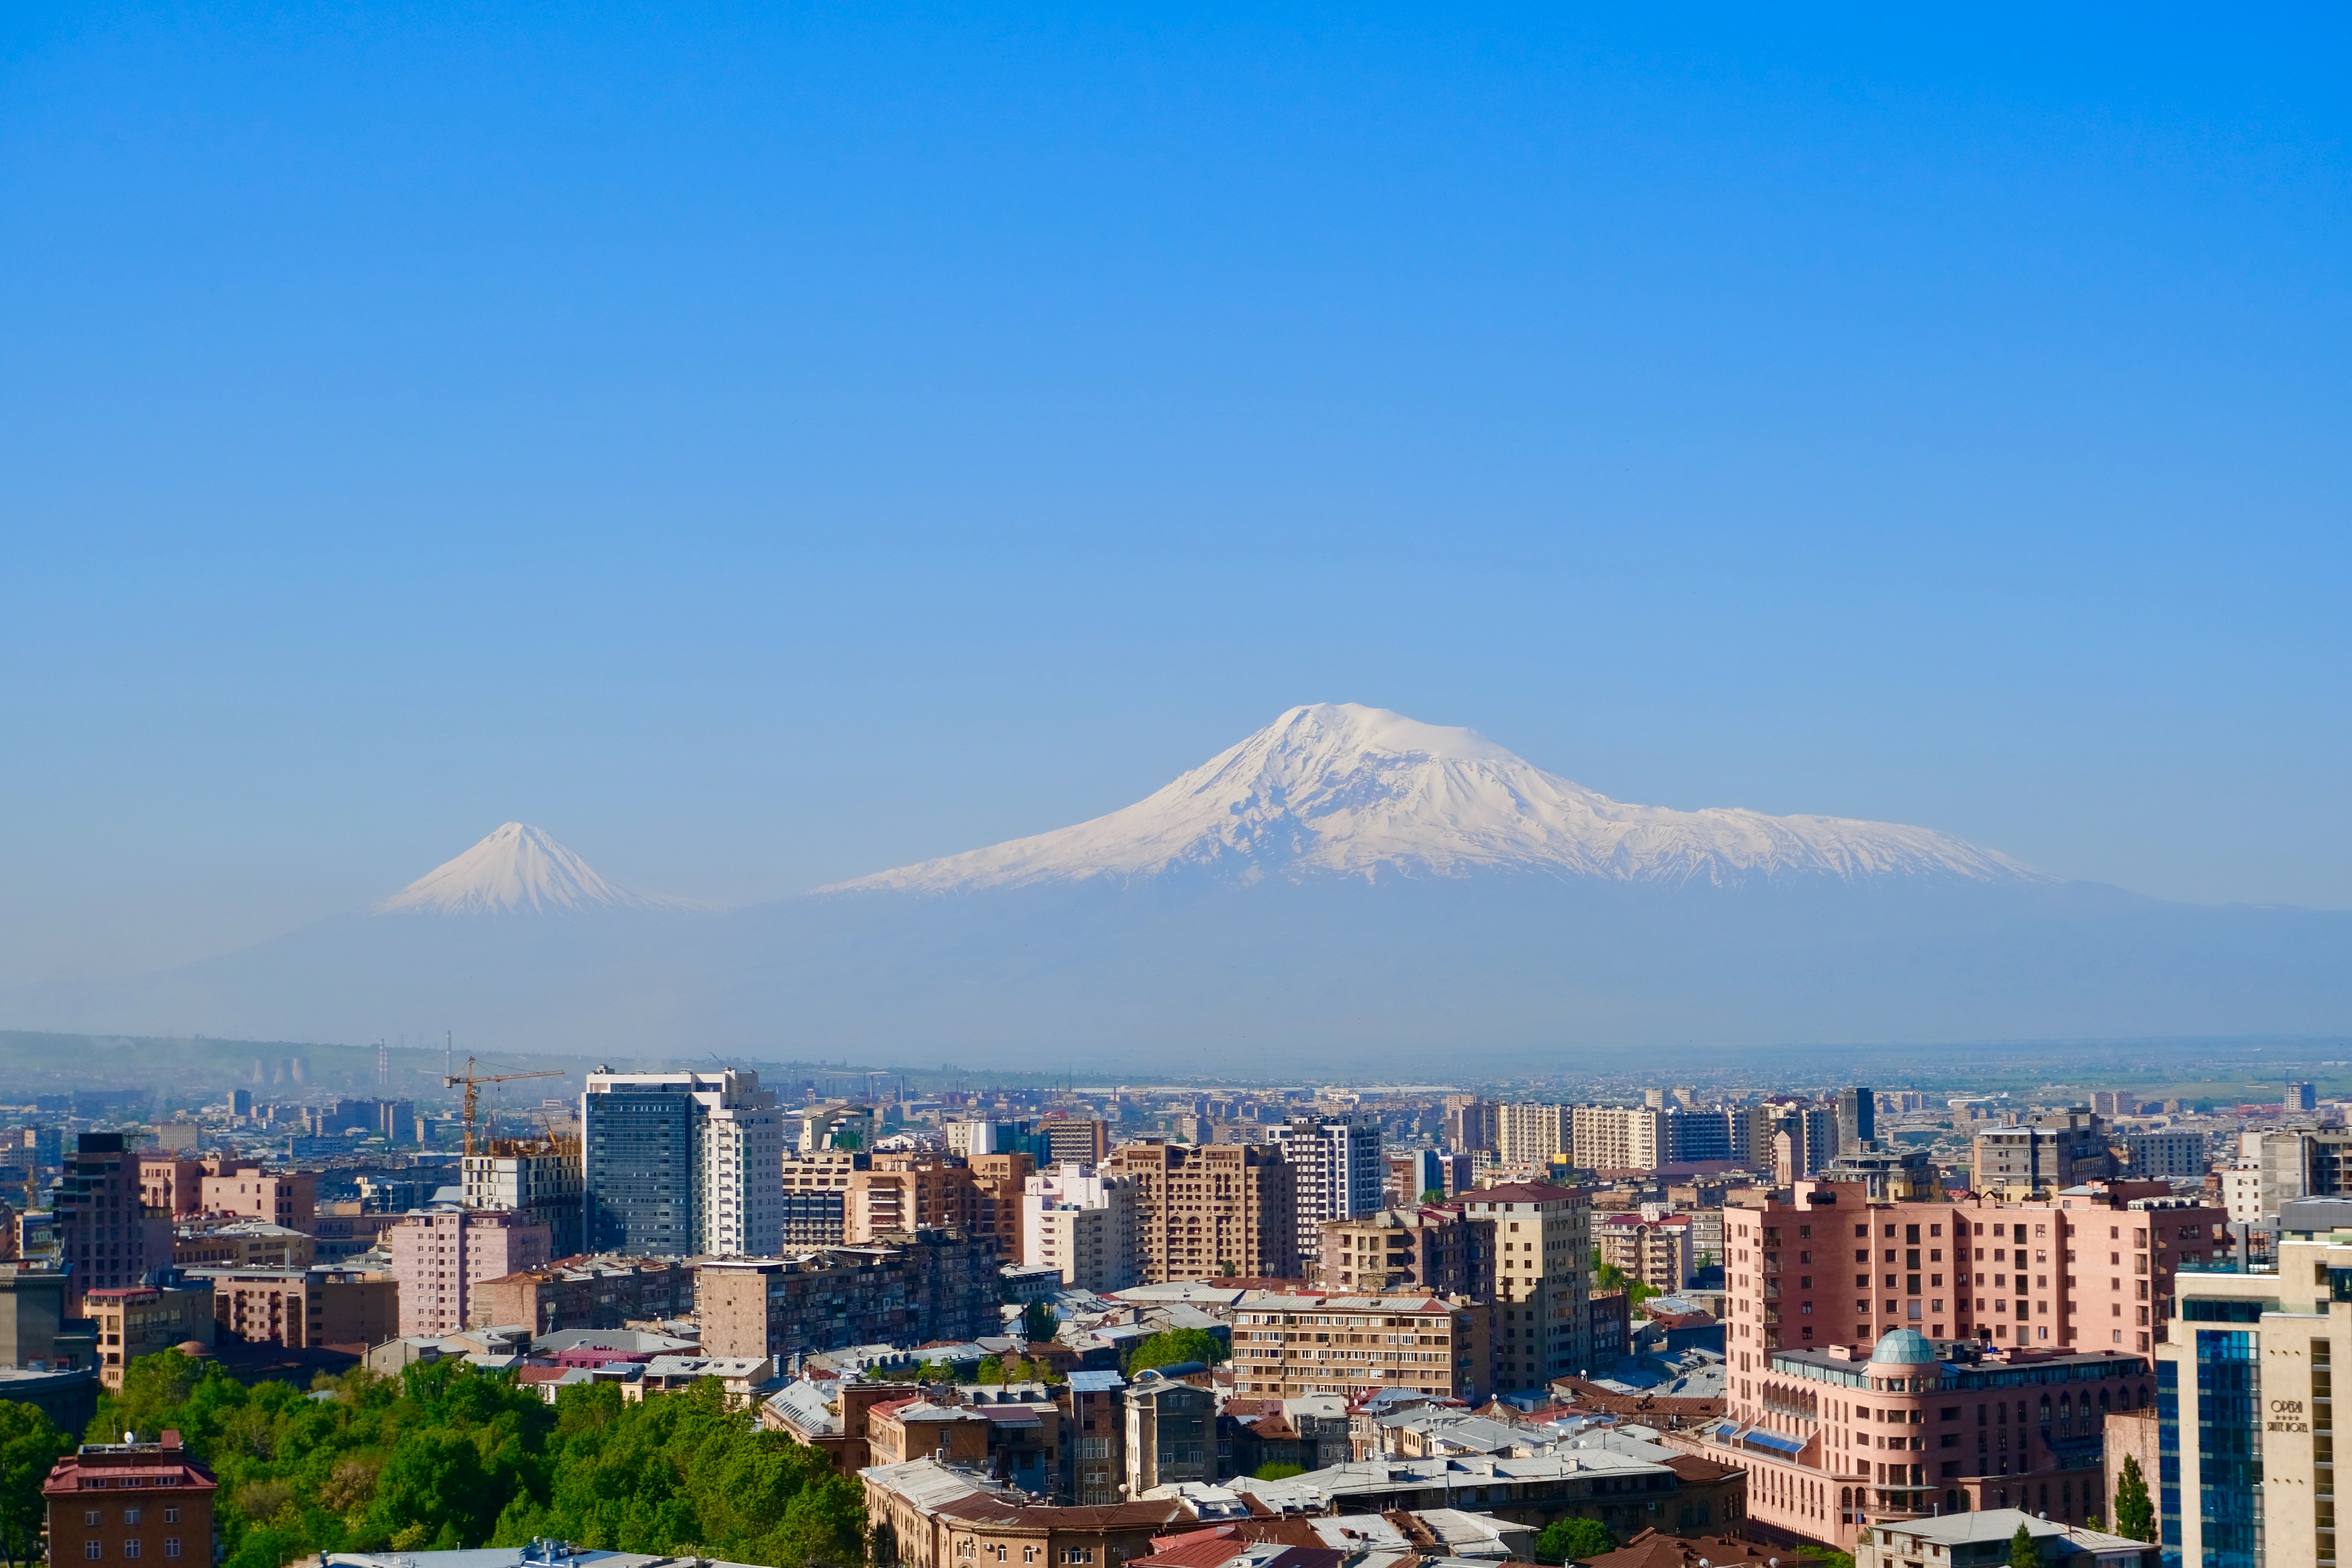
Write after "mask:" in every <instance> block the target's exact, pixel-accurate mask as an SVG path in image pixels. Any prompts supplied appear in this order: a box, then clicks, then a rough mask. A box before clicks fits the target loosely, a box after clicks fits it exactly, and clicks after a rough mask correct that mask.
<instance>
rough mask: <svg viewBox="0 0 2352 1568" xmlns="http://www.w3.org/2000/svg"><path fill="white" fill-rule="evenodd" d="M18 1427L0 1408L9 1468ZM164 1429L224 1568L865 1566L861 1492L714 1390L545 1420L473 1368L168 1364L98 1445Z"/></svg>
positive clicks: (593, 1400) (108, 1408) (596, 1393)
mask: <svg viewBox="0 0 2352 1568" xmlns="http://www.w3.org/2000/svg"><path fill="white" fill-rule="evenodd" d="M321 1395H322V1396H323V1397H320V1396H321ZM11 1408H21V1407H10V1406H6V1405H0V1463H5V1457H6V1454H7V1447H8V1445H7V1441H6V1436H5V1433H6V1431H7V1430H8V1427H7V1426H6V1425H5V1424H6V1423H7V1422H8V1421H10V1420H11V1419H13V1418H12V1417H10V1416H8V1415H7V1414H6V1412H7V1411H8V1410H9V1409H11ZM164 1426H170V1427H175V1428H177V1429H178V1430H179V1431H180V1432H181V1434H182V1435H183V1436H184V1439H185V1440H186V1442H187V1443H188V1446H189V1447H190V1448H191V1449H193V1450H194V1453H195V1456H196V1457H197V1458H200V1459H203V1460H204V1461H205V1463H206V1464H207V1465H209V1466H210V1467H211V1468H212V1470H213V1473H214V1474H215V1476H216V1477H217V1478H218V1479H219V1480H220V1492H219V1494H218V1496H219V1506H218V1508H217V1509H216V1510H215V1519H216V1521H217V1526H218V1529H219V1531H220V1534H221V1542H222V1547H223V1550H224V1554H225V1555H224V1561H225V1563H226V1565H227V1568H285V1564H286V1563H289V1562H291V1561H292V1560H294V1559H295V1558H298V1557H302V1556H307V1555H309V1554H311V1553H313V1552H341V1551H362V1552H364V1551H383V1550H386V1549H391V1550H395V1551H425V1550H448V1549H454V1548H459V1547H468V1548H470V1547H478V1546H483V1545H502V1546H511V1545H520V1544H521V1543H523V1542H527V1541H529V1540H530V1538H531V1537H532V1536H534V1535H555V1536H562V1537H564V1538H566V1539H569V1540H572V1541H574V1542H578V1543H580V1544H582V1545H583V1546H593V1547H598V1548H603V1549H606V1550H619V1551H627V1552H657V1553H661V1554H664V1555H677V1554H682V1553H684V1552H688V1551H691V1552H696V1553H698V1554H699V1555H702V1556H706V1557H716V1558H723V1559H727V1560H730V1561H733V1562H738V1563H761V1564H767V1565H770V1568H833V1565H835V1564H839V1565H842V1568H847V1565H849V1564H853V1563H860V1562H862V1561H863V1560H864V1557H865V1554H866V1519H865V1510H864V1506H863V1502H862V1500H861V1498H860V1495H859V1490H858V1488H857V1487H856V1484H855V1483H853V1482H848V1481H845V1480H843V1479H841V1478H840V1477H839V1476H837V1475H835V1473H834V1471H833V1468H832V1466H831V1464H830V1463H829V1462H828V1461H827V1460H826V1458H825V1457H824V1454H823V1453H821V1452H820V1451H818V1450H817V1449H814V1448H810V1447H803V1445H801V1444H799V1443H797V1442H795V1441H794V1440H793V1438H791V1437H790V1436H787V1435H785V1434H783V1433H781V1432H761V1431H759V1430H757V1429H755V1428H754V1426H752V1424H751V1423H750V1422H749V1421H747V1420H746V1419H745V1416H744V1414H743V1412H742V1411H740V1410H737V1409H730V1407H729V1406H728V1404H727V1398H726V1394H725V1391H724V1390H723V1389H721V1388H720V1386H719V1384H718V1383H717V1382H716V1381H715V1380H712V1379H707V1378H706V1379H704V1380H703V1381H702V1382H701V1383H698V1384H696V1385H694V1387H692V1388H691V1389H688V1390H683V1391H680V1392H677V1393H674V1394H659V1395H656V1396H654V1397H651V1398H648V1399H646V1400H644V1401H642V1402H640V1403H635V1404H626V1403H624V1402H623V1400H622V1399H621V1396H620V1390H619V1387H618V1386H617V1385H616V1384H587V1385H583V1386H581V1387H577V1388H567V1389H565V1390H564V1391H563V1393H562V1397H561V1398H560V1399H559V1400H558V1402H557V1404H556V1405H555V1406H554V1407H553V1408H550V1407H549V1406H548V1405H547V1404H546V1403H545V1401H543V1400H542V1399H541V1398H540V1397H538V1395H537V1394H535V1393H533V1392H531V1391H530V1390H526V1389H521V1388H518V1387H517V1386H516V1385H515V1384H514V1383H513V1381H512V1379H511V1378H510V1377H509V1375H508V1374H506V1373H493V1372H487V1371H482V1370H479V1369H476V1368H473V1367H470V1366H468V1365H467V1364H466V1363H462V1362H456V1361H442V1362H436V1363H432V1364H430V1365H421V1364H420V1365H415V1366H411V1367H409V1368H407V1369H405V1370H404V1372H403V1373H401V1375H400V1376H399V1377H397V1378H391V1377H382V1376H378V1375H376V1374H373V1373H368V1372H365V1371H354V1372H352V1373H347V1374H345V1375H344V1376H342V1377H340V1378H329V1379H324V1380H321V1381H320V1384H319V1385H318V1387H316V1388H315V1389H313V1390H312V1391H310V1394H305V1393H304V1392H303V1391H300V1390H298V1389H296V1388H295V1387H294V1386H293V1385H292V1384H285V1383H277V1382H265V1383H259V1384H254V1385H253V1386H252V1387H250V1388H247V1387H245V1386H243V1385H241V1384H237V1383H236V1381H235V1380H234V1379H232V1378H230V1377H228V1376H227V1375H226V1373H222V1372H221V1371H220V1370H219V1369H218V1368H217V1367H216V1366H214V1365H211V1364H210V1363H192V1362H189V1361H188V1360H187V1358H185V1357H183V1356H180V1355H179V1354H178V1352H165V1353H164V1354H163V1355H159V1356H148V1357H142V1358H141V1359H140V1360H138V1361H136V1362H133V1363H131V1366H129V1367H128V1368H126V1369H125V1376H124V1385H123V1389H122V1392H121V1394H116V1395H110V1396H108V1397H107V1398H105V1399H104V1400H102V1401H101V1402H100V1410H99V1415H98V1419H97V1421H96V1422H95V1423H93V1430H94V1431H96V1432H98V1433H100V1434H101V1435H119V1434H120V1433H121V1432H122V1431H124V1430H135V1431H138V1432H141V1433H142V1435H145V1434H146V1433H148V1432H150V1431H152V1430H154V1429H158V1428H161V1427H164ZM0 1524H5V1520H0Z"/></svg>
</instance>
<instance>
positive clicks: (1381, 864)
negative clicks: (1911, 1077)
mask: <svg viewBox="0 0 2352 1568" xmlns="http://www.w3.org/2000/svg"><path fill="white" fill-rule="evenodd" d="M1180 869H1192V870H1198V871H1203V872H1206V873H1209V874H1210V875H1212V876H1214V877H1219V878H1223V879H1231V880H1235V881H1244V882H1246V881H1254V880H1256V879H1260V878H1262V877H1267V876H1279V877H1284V878H1287V879H1291V880H1294V881H1297V880H1303V879H1309V878H1319V877H1330V876H1339V877H1360V878H1364V879H1376V878H1379V877H1381V876H1382V875H1384V874H1390V875H1402V876H1408V877H1449V878H1450V877H1463V876H1467V875H1470V874H1472V873H1474V872H1477V871H1481V870H1511V871H1531V872H1539V873H1545V874H1549V875H1553V876H1565V877H1589V878H1599V879H1606V880H1612V881H1620V882H1647V883H1663V884H1666V885H1670V886H1671V885H1675V884H1681V883H1687V882H1694V881H1696V882H1708V883H1715V884H1718V885H1729V884H1735V883H1739V882H1744V881H1748V880H1750V879H1757V878H1764V879H1780V878H1784V877H1791V876H1802V877H1813V876H1827V877H1833V878H1837V879H1842V880H1847V881H1857V880H1863V879H1879V878H1922V877H1925V878H1959V879H1966V880H1969V881H1973V882H1995V881H2000V882H2008V881H2020V880H2032V881H2040V880H2046V879H2045V878H2044V877H2043V876H2042V873H2040V872H2037V871H2034V870H2032V868H2028V867H2026V866H2022V865H2021V864H2019V863H2018V862H2017V861H2015V860H2012V859H2011V858H2009V857H2008V856H2006V855H2002V854H2000V853H1998V852H1997V851H1994V850H1990V849H1984V848H1979V847H1977V846H1976V845H1973V844H1969V843H1965V842H1963V841H1962V840H1960V839H1958V838H1954V837H1949V836H1948V835H1946V834H1941V833H1937V832H1934V831H1932V830H1930V829H1927V828H1925V827H1906V826H1899V825H1896V824H1893V823H1885V822H1859V821H1854V820H1852V819H1849V818H1845V817H1836V816H1765V815H1764V814H1762V813H1760V812H1754V811H1744V810H1738V809H1736V808H1722V807H1712V808H1708V809H1706V810H1700V811H1675V810H1672V809H1669V808H1667V807H1664V806H1655V805H1626V804H1624V803H1623V802H1621V801H1615V800H1612V799H1610V798H1609V797H1608V796H1607V795H1600V794H1597V793H1595V792H1594V791H1592V790H1589V789H1587V788H1585V787H1584V786H1583V785H1581V784H1574V783H1571V782H1570V781H1569V780H1567V779H1564V778H1561V777H1559V775H1557V774H1555V773H1546V772H1544V771H1543V770H1542V769H1541V768H1538V767H1537V766H1535V765H1534V764H1533V763H1529V762H1528V761H1527V760H1526V759H1524V758H1522V757H1519V756H1517V755H1515V754H1513V753H1512V752H1507V751H1505V750H1504V749H1503V748H1502V747H1500V746H1498V745H1496V744H1495V743H1494V742H1492V741H1489V740H1487V739H1486V737H1485V736H1483V735H1481V734H1479V733H1477V732H1476V731H1473V730H1462V729H1452V728H1447V727H1444V726H1441V725H1436V724H1423V723H1420V722H1418V721H1414V720H1412V719H1408V718H1406V717H1404V716H1403V715H1402V714H1400V713H1391V712H1390V711H1388V710H1385V709H1381V708H1366V707H1361V706H1360V705H1358V704H1356V703H1352V702H1342V703H1318V704H1316V705H1314V706H1311V707H1303V708H1293V709H1292V710H1289V711H1288V712H1286V713H1285V714H1283V715H1282V717H1280V718H1279V719H1276V721H1274V722H1273V723H1272V724H1270V725H1268V726H1266V728H1265V729H1263V730H1261V731H1258V732H1257V733H1256V734H1255V735H1252V736H1251V737H1250V738H1249V739H1247V740H1245V741H1244V742H1241V744H1239V745H1237V746H1234V747H1233V748H1231V749H1230V750H1227V751H1225V752H1220V753H1219V754H1218V755H1216V756H1214V757H1212V758H1211V759H1210V760H1209V761H1208V762H1206V763H1202V765H1201V766H1199V767H1197V768H1194V769H1193V770H1192V772H1190V773H1185V774H1183V775H1182V776H1181V777H1180V778H1178V779H1177V780H1176V781H1175V782H1174V783H1172V784H1169V785H1167V786H1166V787H1165V788H1163V789H1160V790H1159V791H1157V792H1155V793H1154V794H1152V795H1149V796H1147V797H1146V798H1144V799H1142V800H1140V801H1138V802H1137V803H1136V804H1135V805H1130V806H1128V807H1127V808H1126V809H1124V810H1122V811H1115V812H1112V813H1111V814H1110V815H1109V816H1098V817H1097V818H1095V819H1094V820H1093V821H1091V822H1082V823H1079V824H1078V825H1077V826H1074V827H1064V828H1059V829H1057V830H1055V831H1054V832H1052V833H1041V834H1039V835H1037V836H1036V837H1033V838H1016V839H1013V841H1011V842H1010V843H1005V844H998V845H994V846H992V847H989V848H985V849H974V850H971V851H970V852H968V853H965V854H961V855H951V856H949V857H947V858H944V859H940V860H927V861H924V862H923V863H921V864H920V865H915V866H906V867H901V868H898V869H897V870H892V871H883V872H878V873H877V874H875V875H873V876H869V877H861V878H859V879H856V880H854V881H849V882H843V883H839V884H836V885H835V886H834V887H831V888H827V889H821V890H822V891H824V892H864V891H880V890H886V889H887V890H893V891H905V892H949V891H966V890H971V889H982V888H1002V887H1024V886H1031V885H1036V884H1043V883H1052V882H1076V881H1083V880H1086V879H1091V878H1109V879H1124V878H1145V877H1152V876H1157V875H1160V874H1161V873H1165V872H1170V871H1175V870H1180Z"/></svg>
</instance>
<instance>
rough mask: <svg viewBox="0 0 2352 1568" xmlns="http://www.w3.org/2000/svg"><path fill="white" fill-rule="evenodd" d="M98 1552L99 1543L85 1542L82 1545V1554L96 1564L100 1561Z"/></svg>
mask: <svg viewBox="0 0 2352 1568" xmlns="http://www.w3.org/2000/svg"><path fill="white" fill-rule="evenodd" d="M98 1552H99V1546H98V1542H95V1541H85V1542H82V1543H81V1554H82V1556H83V1557H84V1558H86V1559H87V1560H89V1562H92V1563H95V1562H97V1561H98Z"/></svg>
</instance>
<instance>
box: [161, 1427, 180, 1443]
mask: <svg viewBox="0 0 2352 1568" xmlns="http://www.w3.org/2000/svg"><path fill="white" fill-rule="evenodd" d="M179 1446H180V1435H179V1433H177V1432H175V1431H173V1429H172V1428H171V1427H169V1426H166V1427H164V1428H163V1447H166V1448H176V1447H179Z"/></svg>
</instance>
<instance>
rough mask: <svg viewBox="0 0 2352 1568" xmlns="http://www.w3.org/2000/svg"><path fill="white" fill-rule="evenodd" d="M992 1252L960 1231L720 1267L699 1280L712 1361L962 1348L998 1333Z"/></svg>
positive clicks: (786, 1360) (706, 1267)
mask: <svg viewBox="0 0 2352 1568" xmlns="http://www.w3.org/2000/svg"><path fill="white" fill-rule="evenodd" d="M995 1258H996V1252H995V1249H994V1248H993V1247H990V1246H989V1245H988V1244H987V1243H986V1242H984V1241H980V1240H976V1239H974V1238H973V1237H969V1236H967V1235H965V1234H964V1233H963V1232H961V1231H952V1230H927V1231H923V1232H921V1233H919V1234H918V1235H915V1236H906V1235H893V1236H887V1237H883V1238H882V1239H881V1240H880V1241H879V1242H878V1243H877V1245H874V1246H871V1247H815V1248H812V1249H811V1250H809V1251H807V1252H803V1253H799V1254H796V1255H794V1256H793V1257H791V1258H743V1259H733V1258H730V1259H725V1260H721V1261H717V1262H711V1263H706V1264H703V1265H702V1266H701V1267H700V1268H698V1269H697V1270H696V1271H695V1302H696V1314H697V1316H698V1318H699V1319H700V1320H701V1323H702V1348H703V1350H704V1352H706V1353H708V1354H710V1355H725V1356H775V1357H778V1358H779V1360H780V1363H781V1364H785V1365H789V1364H790V1363H791V1360H792V1358H793V1356H794V1355H798V1354H805V1353H807V1352H812V1351H828V1350H843V1349H846V1348H847V1347H848V1346H851V1345H860V1344H885V1343H887V1344H898V1345H912V1344H923V1343H926V1342H930V1341H933V1340H954V1341H968V1340H971V1339H972V1338H974V1337H976V1336H978V1335H981V1334H985V1333H992V1332H994V1331H996V1329H997V1327H998V1325H999V1323H1000V1322H1001V1321H1002V1320H1001V1318H1000V1316H999V1314H998V1311H997V1272H996V1261H995Z"/></svg>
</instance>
